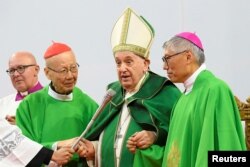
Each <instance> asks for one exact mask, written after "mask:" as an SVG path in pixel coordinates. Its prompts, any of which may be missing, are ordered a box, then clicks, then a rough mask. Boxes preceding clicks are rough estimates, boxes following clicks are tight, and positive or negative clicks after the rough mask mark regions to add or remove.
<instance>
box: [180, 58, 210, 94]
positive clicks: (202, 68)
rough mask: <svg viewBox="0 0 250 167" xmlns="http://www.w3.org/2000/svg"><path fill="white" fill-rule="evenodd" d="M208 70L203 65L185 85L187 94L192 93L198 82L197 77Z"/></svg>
mask: <svg viewBox="0 0 250 167" xmlns="http://www.w3.org/2000/svg"><path fill="white" fill-rule="evenodd" d="M205 69H206V65H205V64H204V63H203V64H202V65H201V66H200V67H199V68H198V69H197V70H196V71H195V72H194V73H193V74H192V75H191V76H190V77H189V78H188V79H187V80H186V81H185V82H184V83H183V84H184V87H185V92H184V93H185V94H188V93H189V92H191V91H192V88H193V86H194V81H195V80H196V78H197V76H198V75H199V74H200V73H201V72H202V71H204V70H205Z"/></svg>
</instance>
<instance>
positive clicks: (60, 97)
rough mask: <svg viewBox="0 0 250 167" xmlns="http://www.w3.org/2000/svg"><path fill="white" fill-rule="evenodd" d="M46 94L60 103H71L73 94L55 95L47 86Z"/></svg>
mask: <svg viewBox="0 0 250 167" xmlns="http://www.w3.org/2000/svg"><path fill="white" fill-rule="evenodd" d="M48 94H49V95H50V96H51V97H53V98H54V99H57V100H60V101H72V100H73V94H72V93H70V94H68V95H62V94H58V93H56V92H55V91H54V90H53V89H51V87H50V86H49V92H48Z"/></svg>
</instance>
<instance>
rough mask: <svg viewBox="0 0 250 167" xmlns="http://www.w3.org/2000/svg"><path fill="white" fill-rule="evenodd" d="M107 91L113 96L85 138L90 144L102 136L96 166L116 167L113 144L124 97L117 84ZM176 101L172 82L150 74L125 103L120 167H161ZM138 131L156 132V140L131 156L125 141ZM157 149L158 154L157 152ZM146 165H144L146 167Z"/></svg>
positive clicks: (174, 87)
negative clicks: (125, 124) (128, 117)
mask: <svg viewBox="0 0 250 167" xmlns="http://www.w3.org/2000/svg"><path fill="white" fill-rule="evenodd" d="M108 88H112V89H113V90H115V91H116V94H115V96H114V97H113V98H112V100H111V102H110V103H108V104H107V106H106V107H105V108H104V110H103V112H102V113H101V114H100V115H99V117H98V118H97V120H96V121H95V123H94V125H93V126H92V129H91V130H90V131H89V133H88V134H87V135H86V137H87V138H88V139H89V140H98V139H99V136H100V134H101V133H102V132H103V138H102V140H99V144H101V150H99V151H100V153H101V162H98V164H99V166H101V167H114V166H116V157H115V149H114V144H115V139H116V134H117V129H118V124H119V119H120V115H121V109H122V106H123V104H124V96H125V95H124V93H125V92H124V89H123V88H122V87H121V85H120V83H119V82H114V83H112V84H110V85H109V86H108ZM179 97H180V91H179V90H178V88H177V87H176V86H175V85H174V84H173V83H172V82H170V81H169V80H167V79H166V78H164V77H161V76H159V75H156V74H154V73H152V72H149V75H148V76H147V78H146V79H145V81H144V83H143V84H142V86H141V88H140V89H139V91H138V92H137V93H135V94H134V95H132V96H131V97H130V98H128V99H127V104H128V105H127V107H128V111H129V113H130V115H131V120H130V123H129V125H128V129H127V131H126V134H125V137H124V141H123V147H122V151H121V156H120V157H121V159H120V167H132V166H133V165H134V166H136V167H140V166H144V167H147V166H148V167H149V166H152V167H153V166H154V167H156V166H157V164H161V162H162V156H163V151H162V150H163V148H164V145H165V142H166V139H167V134H168V124H169V118H170V114H171V110H172V108H173V105H174V104H175V103H176V101H177V99H178V98H179ZM141 130H151V131H155V132H156V134H157V140H156V141H155V143H154V144H153V145H152V146H151V147H149V148H148V149H145V150H140V149H137V151H136V154H135V155H134V154H132V153H130V152H129V150H128V149H127V148H126V141H127V139H128V138H129V137H130V136H131V135H132V134H134V133H135V132H138V131H141ZM156 149H158V150H160V151H159V152H157V151H156ZM161 152H162V154H161ZM144 155H146V157H144ZM148 155H150V156H148ZM142 160H145V161H142ZM146 161H147V162H150V163H147V162H146ZM145 163H147V165H146V166H145ZM159 166H160V165H159Z"/></svg>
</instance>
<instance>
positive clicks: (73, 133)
mask: <svg viewBox="0 0 250 167" xmlns="http://www.w3.org/2000/svg"><path fill="white" fill-rule="evenodd" d="M48 89H49V87H48V86H47V87H45V88H43V89H42V90H40V91H38V92H36V93H33V94H31V95H29V96H28V97H27V98H25V99H24V100H23V101H22V102H21V103H20V105H19V107H18V109H17V113H16V122H17V125H18V126H19V127H20V128H21V130H22V132H23V134H24V135H25V136H27V137H29V138H30V139H32V140H34V141H36V142H38V143H41V144H42V145H44V146H45V147H47V148H51V147H52V144H54V143H55V142H57V141H60V140H65V139H70V138H73V137H77V136H80V134H81V133H82V132H83V131H84V129H85V128H86V126H87V124H88V122H89V121H90V120H91V118H92V116H93V114H94V112H95V111H96V109H97V107H98V105H97V103H96V102H95V101H94V100H92V99H91V98H90V97H89V96H88V95H86V94H85V93H83V92H82V91H81V90H80V89H79V88H77V87H75V88H74V89H73V92H72V96H73V98H72V100H70V101H62V100H58V99H55V98H54V97H52V96H51V95H49V94H48ZM81 163H82V160H80V159H79V158H78V157H77V156H76V155H75V156H74V157H73V158H72V160H71V161H70V162H69V164H68V165H66V166H72V167H73V166H74V167H75V166H79V165H80V164H81Z"/></svg>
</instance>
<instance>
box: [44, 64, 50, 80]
mask: <svg viewBox="0 0 250 167" xmlns="http://www.w3.org/2000/svg"><path fill="white" fill-rule="evenodd" d="M44 74H45V75H46V77H47V78H48V80H51V79H50V78H51V77H50V71H49V69H48V68H47V67H45V68H44Z"/></svg>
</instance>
